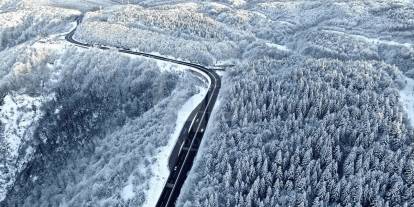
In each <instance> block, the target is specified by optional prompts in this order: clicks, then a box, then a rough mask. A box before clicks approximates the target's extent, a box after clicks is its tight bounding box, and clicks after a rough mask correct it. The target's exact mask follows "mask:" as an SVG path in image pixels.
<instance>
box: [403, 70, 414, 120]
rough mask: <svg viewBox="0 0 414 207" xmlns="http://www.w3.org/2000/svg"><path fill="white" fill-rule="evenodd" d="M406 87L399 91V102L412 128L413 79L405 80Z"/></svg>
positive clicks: (413, 113) (413, 110) (413, 118)
mask: <svg viewBox="0 0 414 207" xmlns="http://www.w3.org/2000/svg"><path fill="white" fill-rule="evenodd" d="M405 80H406V82H407V85H406V86H405V87H404V88H403V89H402V90H401V91H400V96H401V101H402V104H403V106H404V109H405V110H406V112H407V115H408V118H409V119H410V122H411V126H413V127H414V79H411V78H406V79H405Z"/></svg>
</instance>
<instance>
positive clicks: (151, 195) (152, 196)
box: [143, 87, 207, 207]
mask: <svg viewBox="0 0 414 207" xmlns="http://www.w3.org/2000/svg"><path fill="white" fill-rule="evenodd" d="M199 89H200V92H199V93H198V94H196V95H194V96H192V97H191V98H190V99H189V100H188V101H187V102H186V103H185V104H184V105H183V106H182V107H181V109H180V110H179V111H178V117H177V121H176V124H175V130H174V132H173V134H172V135H171V138H170V140H169V141H168V144H167V145H166V146H164V147H162V148H161V149H160V151H159V153H158V155H157V156H156V157H155V158H156V162H155V163H154V164H153V166H152V167H151V169H152V173H153V176H152V178H151V179H150V181H149V189H148V190H147V191H146V192H144V193H145V198H146V200H145V202H144V205H143V207H152V206H155V205H156V203H157V201H158V197H159V196H160V195H161V192H162V189H163V188H164V185H165V183H166V182H167V179H168V175H169V174H170V170H169V168H168V160H169V157H170V154H171V151H172V150H173V148H174V145H175V143H176V142H177V139H178V136H179V135H180V132H181V129H182V128H183V126H184V124H185V121H186V120H187V117H188V116H190V114H191V112H192V111H193V110H194V108H195V107H196V106H197V105H198V104H199V103H200V102H201V101H202V100H203V98H204V97H205V96H206V94H207V88H202V87H199Z"/></svg>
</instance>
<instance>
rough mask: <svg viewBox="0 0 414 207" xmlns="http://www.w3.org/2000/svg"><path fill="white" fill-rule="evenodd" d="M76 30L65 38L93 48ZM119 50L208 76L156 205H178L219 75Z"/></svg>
mask: <svg viewBox="0 0 414 207" xmlns="http://www.w3.org/2000/svg"><path fill="white" fill-rule="evenodd" d="M81 22H82V17H79V18H77V25H79V24H80V23H81ZM76 29H77V27H76V28H75V29H73V30H72V31H71V32H70V33H68V34H67V35H66V36H65V39H66V40H67V41H69V42H71V43H73V44H75V45H77V46H80V47H84V48H89V47H94V46H93V45H90V44H86V43H81V42H78V41H76V40H74V39H73V35H74V33H75V31H76ZM98 48H100V49H103V50H108V49H109V48H108V47H105V46H98ZM118 52H121V53H127V54H132V55H137V56H143V57H147V58H152V59H156V60H162V61H166V62H170V63H175V64H179V65H184V66H188V67H189V68H190V69H191V70H192V71H193V72H194V73H196V74H197V75H199V76H200V77H202V78H205V79H206V80H207V81H208V82H209V83H210V85H209V88H208V91H207V94H206V96H205V97H204V99H203V100H202V101H201V102H200V104H199V105H198V106H197V107H196V108H195V109H194V110H193V111H192V112H191V114H190V116H189V117H188V118H187V120H186V122H185V124H184V126H183V129H182V130H181V133H180V136H179V138H178V141H177V143H176V145H175V147H174V149H173V151H172V153H171V155H170V160H169V168H170V175H169V177H168V179H167V182H166V184H165V186H164V189H163V191H162V193H161V195H160V197H159V199H158V202H157V205H156V207H164V206H168V207H170V206H175V202H176V200H177V198H178V196H179V194H180V190H181V188H182V186H183V184H184V182H185V180H186V178H187V175H188V173H189V171H190V170H191V167H192V165H193V162H194V159H195V157H196V155H197V152H198V149H199V147H200V144H201V140H202V138H203V135H204V132H205V129H206V127H207V124H208V121H209V119H210V114H211V112H212V110H213V108H214V105H215V103H216V100H217V96H218V94H219V91H220V88H221V79H220V76H218V75H217V73H216V72H215V71H214V70H209V69H207V68H206V67H204V66H201V65H197V64H193V63H188V62H184V61H179V60H174V59H170V58H166V57H162V56H158V55H152V54H148V53H142V52H135V51H131V50H129V49H118Z"/></svg>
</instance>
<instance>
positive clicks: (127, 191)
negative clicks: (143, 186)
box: [121, 175, 135, 201]
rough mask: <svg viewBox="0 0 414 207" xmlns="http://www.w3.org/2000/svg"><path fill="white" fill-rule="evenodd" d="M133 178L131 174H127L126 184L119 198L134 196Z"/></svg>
mask: <svg viewBox="0 0 414 207" xmlns="http://www.w3.org/2000/svg"><path fill="white" fill-rule="evenodd" d="M133 178H134V176H133V175H131V176H129V178H128V182H127V185H126V186H125V187H124V188H123V189H122V191H121V198H122V199H123V200H124V201H127V200H129V199H132V198H134V196H135V192H134V184H133V183H132V180H133Z"/></svg>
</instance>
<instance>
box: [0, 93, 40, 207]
mask: <svg viewBox="0 0 414 207" xmlns="http://www.w3.org/2000/svg"><path fill="white" fill-rule="evenodd" d="M47 100H48V99H47V98H44V97H30V96H28V95H25V94H23V95H19V94H8V95H6V97H5V98H4V99H3V102H4V104H3V105H2V106H0V123H1V125H0V126H3V127H4V131H3V132H2V133H0V135H1V136H3V138H4V139H0V142H2V143H1V144H2V145H4V146H8V148H7V152H6V153H7V154H8V155H9V156H7V155H2V156H6V157H4V159H6V160H4V163H1V164H0V167H1V169H3V168H4V169H7V170H5V171H3V170H2V171H0V201H1V200H3V199H4V198H5V194H6V192H7V188H8V187H9V186H10V185H12V184H13V183H14V174H15V173H16V172H17V171H18V170H19V169H20V168H21V167H22V166H23V164H24V162H25V161H26V160H27V159H19V160H18V159H17V158H18V156H19V150H24V152H25V153H20V154H23V157H25V158H29V157H30V156H31V154H32V153H33V149H32V148H30V147H29V148H27V149H22V146H23V145H24V143H25V139H31V137H32V135H33V132H34V129H35V128H36V123H37V122H38V120H39V119H40V118H41V117H42V115H43V113H42V111H41V110H40V109H39V108H40V106H41V105H42V104H43V103H44V102H45V101H47ZM20 156H21V155H20ZM15 160H17V161H15Z"/></svg>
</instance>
